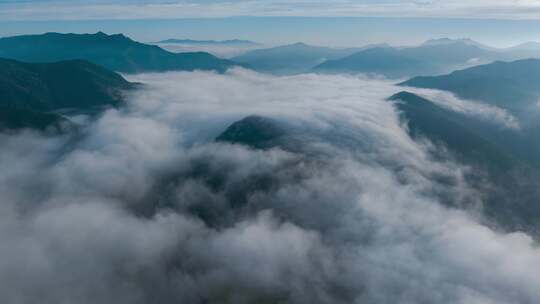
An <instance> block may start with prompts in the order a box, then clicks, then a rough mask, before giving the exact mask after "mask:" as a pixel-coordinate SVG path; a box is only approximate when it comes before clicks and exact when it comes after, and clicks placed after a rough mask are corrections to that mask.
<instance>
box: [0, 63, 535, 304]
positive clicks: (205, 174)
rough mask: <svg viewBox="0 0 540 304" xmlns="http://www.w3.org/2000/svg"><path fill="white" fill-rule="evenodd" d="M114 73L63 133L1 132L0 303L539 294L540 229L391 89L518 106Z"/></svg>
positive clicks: (475, 110)
mask: <svg viewBox="0 0 540 304" xmlns="http://www.w3.org/2000/svg"><path fill="white" fill-rule="evenodd" d="M124 77H125V78H126V79H127V80H128V81H130V82H134V83H139V85H138V86H137V88H136V89H134V90H130V91H126V92H124V94H125V104H123V105H122V106H121V107H113V108H107V109H106V110H104V111H103V112H102V113H100V114H97V115H90V114H86V113H82V114H74V113H71V114H67V115H66V116H67V118H68V119H69V120H70V121H72V122H74V123H75V124H76V127H74V130H73V131H71V132H67V133H59V134H52V135H51V134H44V133H41V132H37V131H35V130H22V131H19V132H17V133H2V134H0V142H1V143H2V149H0V163H1V164H2V170H1V171H0V197H2V204H1V205H0V237H1V238H2V240H3V242H2V245H0V252H1V257H2V258H0V281H1V282H2V284H1V285H0V302H3V303H117V304H123V303H177V302H179V301H180V302H183V303H411V304H412V303H501V304H502V303H538V302H539V301H540V290H539V289H538V285H539V284H540V273H538V271H537V269H538V268H539V267H540V249H539V248H538V243H537V241H536V240H537V239H538V235H537V232H536V229H537V228H536V227H537V226H536V224H530V225H526V224H523V223H522V222H520V221H517V220H516V222H512V223H507V222H504V221H501V220H500V218H498V217H497V216H493V214H491V213H489V212H487V213H486V212H485V210H486V205H487V202H488V201H489V198H488V196H489V195H490V193H491V192H493V191H494V190H493V188H494V187H496V181H495V182H494V181H493V180H491V179H490V178H489V177H488V173H486V174H485V175H483V173H482V171H481V170H480V169H479V168H476V167H475V166H474V165H471V163H470V162H466V161H463V160H462V159H460V158H459V157H458V156H456V155H455V154H454V153H452V152H451V149H448V147H447V146H445V145H444V144H441V142H437V141H434V140H430V139H429V138H427V137H424V136H411V132H409V131H410V126H409V122H410V119H408V118H407V117H405V116H404V115H403V111H402V110H400V108H399V106H400V105H403V104H404V103H405V101H402V100H400V99H399V98H397V99H396V98H391V96H393V95H395V94H397V93H399V92H401V91H404V90H407V91H409V92H412V93H414V94H417V95H418V96H420V97H422V98H427V99H430V100H433V101H434V102H433V103H434V104H436V105H438V106H440V107H441V108H442V109H445V110H446V111H450V112H455V113H460V115H461V114H463V115H464V117H469V118H471V119H474V120H475V121H476V120H479V121H483V122H484V123H486V124H487V125H488V126H490V127H489V128H491V129H496V130H499V129H500V130H502V131H501V132H514V133H510V134H519V132H522V131H521V130H522V129H524V128H527V124H526V123H524V121H522V120H521V116H519V115H518V114H516V113H518V112H511V111H509V110H508V109H504V108H502V107H499V106H497V105H494V104H487V103H485V102H480V101H478V102H475V101H471V100H469V99H462V98H459V97H457V96H456V95H453V94H450V93H448V92H443V91H439V90H436V89H422V88H412V87H403V86H398V85H396V83H397V81H395V80H386V79H384V78H381V77H369V76H364V75H345V74H320V73H312V72H310V73H301V74H296V75H282V76H276V75H270V74H263V73H259V72H256V71H253V70H249V69H245V68H241V67H234V68H230V69H228V70H227V71H225V72H224V73H217V72H212V71H192V72H189V71H180V72H178V71H177V72H160V73H158V72H154V73H141V74H124ZM391 99H392V100H391ZM519 113H520V112H519ZM246 125H247V126H248V127H251V129H249V128H248V129H246V127H245V126H246ZM491 129H490V130H491ZM252 130H256V131H257V132H260V133H255V134H254V135H253V133H250V132H253V131H252ZM246 134H247V135H249V136H255V137H256V138H253V137H249V136H248V137H249V138H248V139H246V138H247V137H246V136H247V135H246ZM261 134H262V135H264V136H262V135H261ZM505 134H507V133H505ZM258 135H261V136H260V138H257V136H258ZM509 196H510V195H509ZM502 208H503V207H501V210H503V209H502ZM504 210H506V209H504Z"/></svg>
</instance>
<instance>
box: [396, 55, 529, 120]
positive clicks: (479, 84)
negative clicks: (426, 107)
mask: <svg viewBox="0 0 540 304" xmlns="http://www.w3.org/2000/svg"><path fill="white" fill-rule="evenodd" d="M401 85H405V86H411V87H419V88H428V89H439V90H445V91H449V92H452V93H454V94H456V95H457V96H459V97H462V98H465V99H472V100H479V101H483V102H486V103H489V104H493V105H496V106H498V107H501V108H503V109H507V110H509V111H510V112H511V113H512V114H514V115H516V116H518V117H520V118H521V119H526V118H527V116H529V115H530V114H531V111H533V110H536V108H538V110H540V106H538V102H539V101H540V60H539V59H524V60H518V61H513V62H494V63H491V64H487V65H480V66H475V67H472V68H468V69H464V70H459V71H455V72H452V73H450V74H448V75H442V76H431V77H415V78H412V79H410V80H408V81H405V82H403V83H401ZM536 114H538V113H536ZM535 120H536V119H535Z"/></svg>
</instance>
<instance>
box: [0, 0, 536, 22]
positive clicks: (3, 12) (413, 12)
mask: <svg viewBox="0 0 540 304" xmlns="http://www.w3.org/2000/svg"><path fill="white" fill-rule="evenodd" d="M246 15H250V16H385V17H453V18H455V17H458V18H500V19H538V18H539V16H540V3H539V2H538V1H535V0H504V1H495V0H468V1H466V0H421V1H419V0H385V1H372V0H335V1H308V0H295V1H273V0H249V1H238V0H235V1H221V0H215V1H188V0H184V1H151V0H142V1H120V0H117V1H98V0H93V1H62V0H52V1H35V0H27V1H9V0H8V1H3V2H0V19H1V20H6V21H7V20H36V19H47V20H50V19H75V20H77V19H139V18H142V19H145V18H185V17H229V16H246Z"/></svg>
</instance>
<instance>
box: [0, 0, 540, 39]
mask: <svg viewBox="0 0 540 304" xmlns="http://www.w3.org/2000/svg"><path fill="white" fill-rule="evenodd" d="M239 16H244V17H239ZM246 16H250V17H246ZM99 30H101V31H105V32H108V33H118V32H122V33H126V34H127V35H129V36H131V37H133V38H135V39H138V40H142V41H155V40H159V39H164V38H194V39H230V38H239V39H250V40H256V41H259V42H263V43H267V44H281V43H289V42H291V43H292V42H296V41H303V42H307V43H312V44H320V45H334V46H358V45H364V44H370V43H380V42H389V43H391V44H396V45H404V44H414V43H418V42H421V41H423V40H426V39H429V38H439V37H450V38H465V37H466V38H472V39H476V40H479V41H481V42H484V43H487V44H492V45H497V46H507V45H512V44H517V43H520V42H523V41H529V40H535V41H538V40H540V1H538V0H499V1H494V0H445V1H441V0H379V1H376V0H327V1H308V0H289V1H284V0H278V1H273V0H272V1H270V0H248V1H238V0H203V1H193V0H183V1H178V0H158V1H151V0H131V1H126V0H113V1H103V0H89V1H88V0H87V1H82V0H70V1H66V0H39V1H37V0H0V36H9V35H18V34H27V33H41V32H46V31H58V32H96V31H99Z"/></svg>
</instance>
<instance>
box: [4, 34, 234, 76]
mask: <svg viewBox="0 0 540 304" xmlns="http://www.w3.org/2000/svg"><path fill="white" fill-rule="evenodd" d="M0 57H4V58H10V59H16V60H21V61H27V62H54V61H61V60H71V59H84V60H88V61H90V62H92V63H94V64H98V65H101V66H103V67H105V68H107V69H110V70H113V71H118V72H124V73H137V72H160V71H176V70H180V71H192V70H215V71H220V72H223V71H225V70H226V69H227V68H229V67H232V66H235V65H236V64H235V63H234V62H232V61H230V60H225V59H220V58H217V57H215V56H213V55H211V54H209V53H205V52H191V53H172V52H169V51H166V50H164V49H162V48H160V47H158V46H155V45H149V44H144V43H140V42H136V41H133V40H131V39H130V38H128V37H126V36H124V35H122V34H117V35H107V34H105V33H102V32H98V33H96V34H59V33H46V34H43V35H24V36H14V37H6V38H1V39H0Z"/></svg>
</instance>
